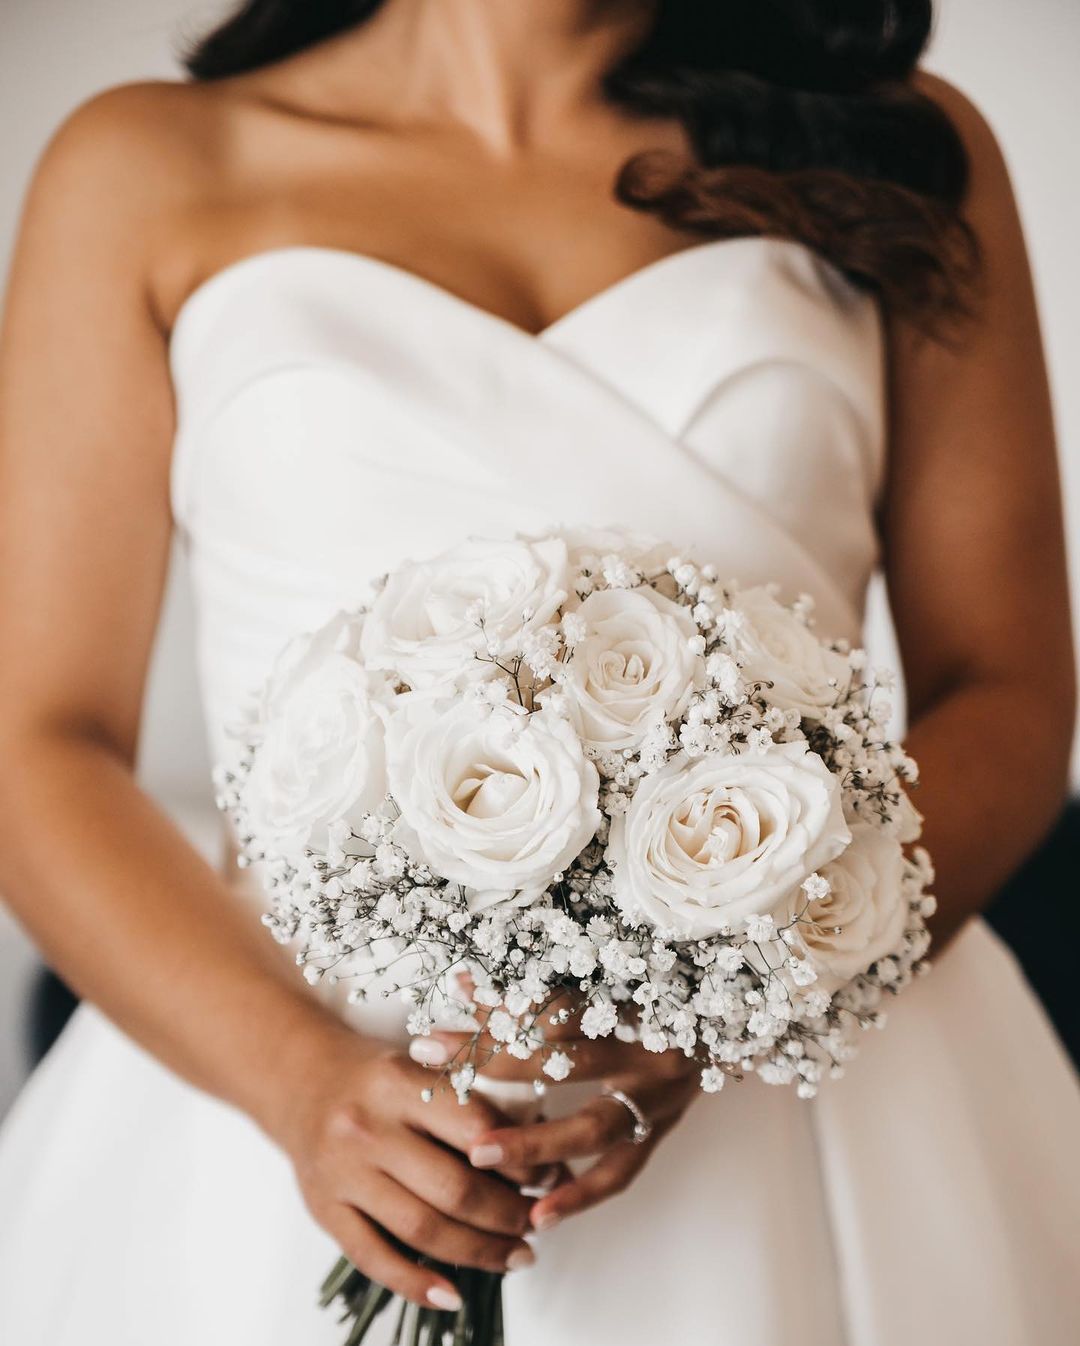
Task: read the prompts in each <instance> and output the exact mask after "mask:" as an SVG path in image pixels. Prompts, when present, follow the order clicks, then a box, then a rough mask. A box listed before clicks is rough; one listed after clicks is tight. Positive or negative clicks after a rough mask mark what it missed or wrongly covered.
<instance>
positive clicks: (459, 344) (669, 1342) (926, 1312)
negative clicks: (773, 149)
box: [0, 239, 1080, 1346]
mask: <svg viewBox="0 0 1080 1346" xmlns="http://www.w3.org/2000/svg"><path fill="white" fill-rule="evenodd" d="M172 363H173V373H174V377H175V385H176V391H177V398H178V407H179V418H180V420H179V433H178V437H177V441H176V445H175V456H174V471H173V478H172V491H173V503H174V510H175V515H176V519H177V524H178V527H179V528H180V530H181V531H182V534H183V536H184V538H185V540H186V543H187V547H188V555H189V561H190V566H191V571H192V576H193V581H194V586H195V591H196V598H197V603H198V611H199V659H200V666H201V677H202V684H203V689H204V694H205V706H206V713H207V720H208V723H209V725H210V726H211V734H212V736H213V740H214V744H215V746H216V745H219V744H220V742H221V729H220V726H221V725H222V724H223V722H224V721H225V720H226V719H227V718H228V717H229V715H230V714H231V713H232V712H233V710H234V709H235V708H236V707H237V706H238V705H239V704H241V703H242V702H243V701H244V699H245V697H246V696H247V694H248V693H249V692H250V690H251V689H252V688H253V687H254V686H255V685H256V684H257V683H258V681H259V680H260V678H261V676H262V675H263V673H264V672H265V670H266V668H267V665H268V663H269V661H270V660H271V658H272V657H273V655H274V653H275V652H276V650H277V648H278V647H279V645H280V644H281V643H282V642H283V641H284V640H285V638H286V637H288V636H289V635H291V634H292V633H294V632H296V631H298V630H301V629H306V628H310V627H311V626H313V625H315V624H317V623H320V622H321V621H323V620H324V619H325V618H326V617H328V616H330V615H331V614H332V613H333V611H334V610H335V609H336V608H338V607H339V606H343V605H346V606H347V605H349V604H351V603H355V601H356V599H357V596H358V594H360V593H361V592H362V591H363V589H364V587H365V581H367V580H368V579H369V578H370V577H372V576H373V575H376V574H378V573H380V572H382V571H384V570H386V569H387V568H389V567H391V566H393V565H394V564H396V563H397V562H399V561H400V560H402V559H403V558H405V557H406V556H409V555H424V554H431V553H433V552H435V551H437V550H438V549H440V548H441V547H443V546H448V545H450V544H452V543H454V542H456V541H458V540H460V539H461V538H462V537H464V536H465V535H467V534H481V535H487V536H493V535H501V534H505V533H508V532H512V531H516V530H537V531H538V530H542V529H544V528H545V527H546V526H549V525H551V524H553V523H565V524H577V523H590V524H597V525H607V524H620V525H623V526H626V527H629V528H631V529H636V530H639V531H643V532H648V533H651V534H654V535H659V536H661V537H664V538H667V539H669V540H671V541H672V542H673V543H675V544H676V545H677V546H678V547H679V548H680V549H684V550H685V551H686V552H687V553H688V554H692V555H694V556H696V557H697V558H699V559H701V560H706V559H708V560H713V561H715V562H717V563H718V564H719V566H720V569H721V571H722V572H723V573H724V574H725V575H726V574H737V575H740V576H742V577H744V578H746V579H748V580H762V579H775V580H778V581H779V582H780V583H781V585H782V586H783V587H784V589H785V590H786V591H787V592H789V593H797V592H801V591H808V592H809V593H811V594H812V595H813V596H814V598H815V600H816V604H817V617H818V625H819V629H820V630H821V631H822V632H825V633H829V634H832V635H836V636H848V637H852V638H855V639H857V638H858V636H859V629H860V621H861V615H862V607H863V600H864V594H865V590H866V586H867V582H868V580H869V578H870V576H871V573H872V571H873V570H874V567H875V562H876V559H877V545H878V544H877V538H876V534H875V528H874V511H875V504H876V502H877V499H878V494H879V491H880V489H881V483H882V476H883V467H884V463H883V455H884V451H885V429H884V426H885V416H884V411H885V408H884V380H883V370H884V340H883V330H882V325H881V322H880V318H879V314H878V310H877V306H876V304H875V302H874V301H873V300H872V299H871V298H870V297H869V296H867V295H866V294H864V293H862V292H860V291H858V290H856V289H855V288H854V287H853V286H851V285H850V284H849V283H848V282H847V281H846V280H845V279H844V278H842V277H841V276H840V275H839V274H838V273H837V272H836V271H835V270H834V269H833V268H831V267H830V266H829V265H828V264H827V263H825V262H823V261H822V260H820V259H819V258H817V257H816V256H815V255H814V254H813V253H812V252H810V251H809V250H808V249H807V248H805V247H803V246H802V245H800V244H796V243H791V242H783V241H775V240H774V241H769V240H764V239H741V240H737V241H723V242H709V243H704V244H701V245H698V246H695V247H692V248H690V249H689V250H686V251H683V252H679V253H677V254H675V255H674V256H671V257H668V258H665V259H663V260H662V261H659V262H656V263H654V264H653V265H651V266H648V267H646V268H644V269H643V270H641V271H638V272H637V273H635V274H634V275H632V276H630V277H628V278H627V279H625V280H623V281H621V282H620V283H618V284H616V285H614V286H612V287H610V288H608V289H606V290H605V291H603V292H602V293H601V294H599V295H597V296H596V297H594V298H593V299H591V300H589V301H588V302H586V303H585V304H583V305H581V306H580V307H579V308H577V309H575V310H574V311H573V312H571V313H569V314H568V315H566V316H565V317H564V318H562V319H560V320H559V321H557V322H555V323H553V324H552V325H551V326H550V327H548V328H547V329H546V330H545V331H543V332H542V333H540V334H539V336H531V335H529V334H527V333H526V332H524V331H523V330H521V329H519V328H518V327H516V326H514V325H513V324H511V323H509V322H507V321H504V320H502V319H499V318H496V317H494V316H493V315H492V314H490V313H487V312H485V311H483V310H481V309H479V308H478V307H476V306H474V305H472V304H470V303H468V302H465V301H463V300H461V299H458V298H455V297H454V296H452V295H451V294H449V293H447V292H446V291H445V290H442V289H440V288H438V287H437V286H435V285H433V284H431V283H429V282H427V281H425V280H422V279H420V278H418V277H416V276H414V275H411V274H410V273H408V272H406V271H403V270H401V269H400V268H398V267H395V266H391V265H388V264H386V263H384V262H379V261H376V260H374V259H371V258H366V257H362V256H357V255H353V254H351V253H346V252H340V251H336V250H332V249H324V248H280V249H275V250H272V251H269V252H264V253H261V254H258V255H256V256H254V257H251V258H248V259H247V260H244V261H241V262H238V263H236V264H234V265H232V266H229V267H228V268H226V269H225V270H224V271H222V272H220V273H219V274H217V275H215V276H214V277H212V278H211V279H210V280H208V281H206V282H205V283H204V284H203V285H201V286H200V287H199V289H198V290H197V291H196V292H195V294H194V295H192V296H191V297H190V299H189V300H188V301H187V303H186V305H185V307H184V309H183V312H182V314H181V316H180V319H179V321H178V324H177V328H176V331H175V333H174V337H173V343H172ZM252 900H253V901H255V900H257V899H255V898H254V897H253V898H252ZM352 1014H353V1016H354V1017H355V1018H356V1019H357V1022H358V1026H359V1027H360V1028H361V1029H362V1030H364V1031H368V1032H380V1033H389V1034H401V1033H402V1031H403V1030H402V1027H401V1020H400V1015H399V1007H397V1006H396V1005H395V1006H393V1007H389V1008H388V1007H386V1006H385V1005H384V1006H382V1007H381V1008H365V1009H363V1010H357V1011H352ZM1078 1143H1080V1093H1078V1090H1077V1086H1076V1080H1075V1077H1074V1075H1073V1073H1072V1070H1071V1068H1070V1066H1069V1065H1068V1064H1067V1062H1066V1060H1065V1058H1064V1056H1063V1054H1062V1052H1061V1050H1060V1048H1059V1046H1058V1044H1057V1041H1056V1039H1055V1038H1054V1036H1053V1034H1052V1032H1051V1030H1050V1029H1049V1027H1048V1025H1047V1023H1046V1021H1045V1019H1044V1018H1043V1015H1042V1012H1041V1010H1040V1009H1039V1007H1038V1005H1037V1004H1036V1002H1035V1000H1034V998H1033V996H1032V994H1031V992H1030V991H1029V990H1028V988H1027V986H1026V984H1025V983H1024V981H1023V979H1022V977H1021V975H1020V973H1019V972H1018V970H1017V967H1016V965H1015V964H1014V962H1013V960H1012V958H1011V957H1010V955H1009V954H1008V953H1007V952H1006V950H1005V949H1004V948H1003V946H1002V945H1001V944H1000V943H999V942H998V941H997V940H996V938H995V937H994V936H993V935H992V934H991V933H990V931H989V930H988V929H987V927H986V926H985V925H984V924H982V923H981V922H976V923H973V924H972V925H971V926H970V927H969V928H968V929H967V930H966V932H965V933H964V934H963V935H962V937H961V938H960V939H958V940H957V942H956V943H955V945H954V946H953V947H952V948H951V949H950V950H949V951H948V952H947V953H946V954H945V955H944V956H943V957H942V959H941V961H940V964H939V965H938V966H936V967H935V968H934V969H933V971H932V973H931V975H930V976H929V977H927V978H925V979H924V980H922V981H920V982H919V983H918V984H917V985H916V986H915V987H913V988H912V989H911V990H910V992H908V993H907V994H906V995H905V996H904V997H903V998H902V999H901V1000H900V1001H899V1002H898V1003H897V1005H896V1007H895V1008H894V1009H893V1011H892V1013H891V1014H890V1017H889V1023H888V1027H887V1028H886V1030H885V1031H884V1032H883V1033H880V1034H877V1033H874V1034H872V1035H869V1037H868V1038H867V1039H866V1040H864V1045H863V1052H862V1055H861V1056H860V1058H859V1060H858V1061H857V1062H856V1063H855V1064H854V1065H853V1066H852V1067H851V1068H850V1069H849V1072H848V1075H847V1077H846V1078H845V1079H844V1080H843V1081H841V1082H838V1083H836V1084H833V1085H830V1086H828V1087H826V1088H824V1089H823V1090H822V1093H821V1095H820V1097H819V1098H818V1099H817V1100H816V1101H815V1102H813V1103H806V1102H802V1101H800V1100H799V1099H797V1098H796V1096H795V1094H794V1092H792V1091H791V1090H787V1089H780V1088H771V1087H768V1086H765V1085H762V1084H760V1083H759V1082H758V1081H756V1080H754V1079H750V1080H748V1081H747V1082H745V1083H744V1084H742V1085H739V1086H735V1085H729V1086H728V1088H726V1089H725V1090H724V1092H723V1093H722V1094H720V1095H719V1096H718V1097H715V1098H712V1097H702V1098H701V1099H700V1100H698V1101H696V1102H695V1103H694V1104H693V1105H692V1107H691V1109H690V1111H689V1112H688V1114H687V1115H686V1117H685V1118H684V1119H683V1121H682V1122H681V1123H680V1125H679V1127H678V1128H677V1129H676V1130H675V1131H674V1132H673V1133H671V1134H670V1135H669V1136H668V1137H667V1138H666V1139H665V1140H664V1141H663V1142H662V1143H661V1145H660V1146H659V1148H658V1150H657V1151H656V1153H655V1155H654V1156H653V1157H652V1159H651V1161H650V1163H649V1164H648V1166H647V1168H646V1170H645V1171H644V1173H643V1174H642V1176H641V1177H640V1178H639V1179H638V1180H637V1182H636V1183H635V1184H634V1185H633V1186H632V1188H631V1189H630V1190H629V1191H628V1192H627V1193H625V1194H624V1195H622V1196H620V1197H618V1198H616V1199H614V1200H612V1201H610V1202H608V1203H607V1204H605V1205H603V1206H602V1207H600V1208H598V1209H596V1210H594V1211H592V1212H590V1213H587V1214H585V1215H582V1216H580V1217H577V1218H575V1219H572V1220H569V1221H567V1222H566V1223H565V1224H564V1225H562V1226H560V1227H558V1228H556V1229H554V1230H552V1231H550V1232H549V1233H546V1234H544V1235H541V1236H540V1237H539V1238H538V1240H537V1246H538V1253H539V1258H538V1262H537V1265H536V1267H535V1268H533V1269H531V1270H529V1271H525V1272H518V1273H516V1274H515V1275H513V1276H511V1277H510V1278H509V1279H508V1281H507V1290H506V1297H507V1315H508V1341H509V1343H510V1346H676V1344H677V1343H683V1342H686V1343H701V1344H702V1346H794V1344H795V1343H799V1346H912V1343H915V1342H919V1343H925V1344H926V1346H938V1344H940V1346H966V1344H967V1343H976V1342H977V1343H978V1344H979V1346H1028V1344H1030V1346H1036V1343H1037V1346H1066V1343H1067V1342H1074V1341H1075V1340H1076V1339H1077V1338H1076V1335H1075V1334H1076V1333H1077V1332H1078V1331H1080V1150H1078ZM335 1255H336V1249H335V1248H334V1246H333V1244H332V1242H331V1240H330V1239H329V1238H328V1237H327V1236H326V1235H325V1234H324V1233H322V1231H321V1230H320V1229H319V1228H318V1227H317V1226H316V1225H315V1224H314V1223H313V1221H312V1220H311V1218H310V1217H309V1215H308V1214H307V1213H306V1211H305V1209H304V1207H303V1205H302V1203H301V1200H300V1197H299V1195H298V1193H297V1190H296V1187H295V1184H294V1181H293V1177H292V1173H291V1170H290V1167H289V1165H288V1163H287V1162H286V1160H285V1159H284V1158H283V1157H282V1156H281V1155H280V1154H279V1153H278V1152H277V1151H276V1150H275V1149H274V1148H273V1146H272V1145H271V1144H270V1143H269V1142H268V1141H267V1140H266V1139H265V1138H264V1136H263V1135H262V1134H261V1133H260V1132H259V1131H258V1130H257V1129H256V1127H255V1126H254V1125H253V1124H252V1123H251V1122H250V1121H249V1120H248V1119H247V1118H245V1117H244V1116H241V1115H240V1114H238V1113H236V1112H235V1111H233V1110H232V1109H230V1108H229V1107H227V1106H225V1105H223V1104H221V1103H219V1102H217V1101H215V1100H213V1099H210V1098H208V1097H206V1096H204V1095H203V1094H201V1093H199V1092H198V1091H196V1090H195V1089H193V1088H190V1087H189V1086H188V1085H186V1084H184V1083H182V1082H181V1081H180V1080H178V1079H177V1078H175V1077H174V1076H173V1075H172V1074H170V1073H169V1072H168V1071H167V1070H165V1069H164V1068H163V1067H162V1066H160V1065H159V1064H157V1062H155V1061H154V1060H153V1059H152V1058H151V1057H149V1056H148V1055H146V1054H145V1053H144V1052H142V1051H141V1050H140V1049H139V1048H138V1047H136V1046H134V1045H133V1044H132V1043H131V1042H130V1041H128V1040H127V1039H126V1038H125V1037H124V1036H122V1035H121V1034H120V1033H119V1032H118V1031H117V1030H116V1029H115V1028H113V1027H112V1026H111V1025H110V1024H109V1023H108V1022H107V1021H106V1020H105V1019H104V1018H103V1017H102V1016H101V1015H100V1014H99V1013H98V1012H97V1011H96V1010H95V1009H93V1008H92V1007H90V1006H84V1007H82V1008H81V1009H80V1010H79V1011H78V1013H77V1014H76V1016H75V1018H74V1021H73V1022H72V1023H71V1025H70V1026H69V1028H68V1029H67V1031H66V1032H65V1033H64V1035H63V1037H62V1038H61V1040H60V1042H59V1044H58V1045H57V1047H56V1048H55V1049H54V1051H53V1052H52V1053H51V1054H50V1055H49V1057H48V1058H47V1059H46V1061H45V1062H44V1064H43V1065H42V1067H41V1068H40V1069H39V1070H38V1072H37V1074H36V1075H35V1076H34V1078H33V1079H32V1080H31V1082H30V1084H29V1086H28V1087H27V1089H26V1090H25V1092H24V1094H23V1095H22V1097H21V1099H20V1101H19V1103H18V1104H17V1106H16V1108H15V1110H14V1112H13V1113H12V1115H11V1116H10V1118H9V1119H8V1121H7V1123H6V1126H5V1128H4V1131H3V1133H2V1142H0V1342H3V1344H4V1346H76V1343H78V1346H338V1343H339V1342H340V1340H341V1336H342V1333H341V1330H340V1328H339V1327H338V1325H337V1323H336V1322H335V1320H334V1318H333V1316H332V1315H330V1314H327V1313H323V1312H321V1311H319V1310H318V1309H317V1308H316V1307H315V1306H314V1295H315V1290H316V1287H317V1285H318V1283H319V1281H320V1279H321V1277H322V1275H323V1274H324V1273H325V1271H326V1270H327V1269H328V1266H329V1264H330V1263H331V1261H332V1260H333V1258H334V1257H335ZM387 1336H388V1332H387V1330H385V1329H380V1330H378V1331H376V1332H375V1333H373V1337H372V1340H373V1342H375V1343H383V1342H385V1341H386V1339H387Z"/></svg>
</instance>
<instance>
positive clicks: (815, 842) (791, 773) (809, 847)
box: [608, 743, 851, 939]
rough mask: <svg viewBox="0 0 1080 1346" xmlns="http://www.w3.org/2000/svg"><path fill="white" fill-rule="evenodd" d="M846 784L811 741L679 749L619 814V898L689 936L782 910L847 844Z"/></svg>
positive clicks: (615, 839) (613, 853) (630, 909)
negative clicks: (741, 750) (697, 751)
mask: <svg viewBox="0 0 1080 1346" xmlns="http://www.w3.org/2000/svg"><path fill="white" fill-rule="evenodd" d="M850 836H851V834H850V832H849V830H848V827H847V824H846V823H845V822H844V815H843V808H842V804H841V795H840V785H839V781H838V780H837V779H836V777H835V776H833V775H832V774H831V773H830V772H829V770H828V768H827V767H826V766H825V764H824V762H822V760H821V758H820V757H818V756H817V755H816V754H814V753H812V752H810V751H809V750H808V749H807V747H806V745H805V744H804V743H783V744H773V745H772V746H770V747H769V748H767V749H765V751H764V752H762V753H758V754H750V753H746V754H742V755H734V754H724V753H708V754H706V755H705V756H704V757H698V758H695V759H693V760H690V759H688V758H686V757H685V756H684V755H683V754H679V756H677V757H674V758H672V760H671V761H670V762H669V763H668V764H667V765H666V766H664V767H662V768H661V769H660V770H659V771H657V772H655V773H654V774H653V775H650V776H646V777H645V778H644V780H642V782H641V784H640V785H639V786H638V788H637V791H636V793H635V794H634V797H633V799H632V800H631V801H630V806H629V808H628V809H627V811H626V813H625V814H623V815H621V816H618V817H616V818H614V819H613V820H612V824H611V838H610V843H609V847H608V858H609V860H610V861H611V862H612V863H613V865H614V871H615V901H616V903H617V905H618V906H619V907H620V908H621V909H622V910H623V911H624V912H626V914H627V915H628V916H630V917H632V918H633V917H640V918H642V919H644V920H645V921H647V922H648V923H649V924H650V925H653V926H655V927H658V928H659V929H662V930H672V931H674V932H675V933H676V934H677V935H678V936H679V937H681V938H683V939H704V938H706V937H707V936H710V935H714V934H716V933H718V932H720V931H721V930H722V929H723V928H724V927H725V926H729V927H731V928H732V929H738V928H739V927H740V925H741V924H742V923H743V922H744V921H745V920H746V918H747V917H750V916H755V915H764V914H767V913H770V912H774V911H777V910H778V909H780V908H781V907H782V905H783V904H784V903H785V902H787V901H789V900H790V898H791V896H792V894H793V892H794V891H795V890H796V889H797V888H798V887H799V885H800V884H801V883H802V882H803V880H804V879H805V878H807V876H808V875H810V874H811V873H813V872H814V871H815V870H817V869H820V868H821V866H822V865H824V864H826V863H827V862H828V861H829V860H831V859H833V857H834V856H836V855H838V854H839V853H840V852H841V851H842V850H843V849H844V847H845V846H846V845H847V843H848V841H849V839H850Z"/></svg>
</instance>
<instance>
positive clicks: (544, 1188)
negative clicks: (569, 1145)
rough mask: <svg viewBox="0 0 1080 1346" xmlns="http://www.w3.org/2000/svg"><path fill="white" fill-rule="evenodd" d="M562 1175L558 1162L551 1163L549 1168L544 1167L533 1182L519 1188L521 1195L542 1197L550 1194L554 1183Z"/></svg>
mask: <svg viewBox="0 0 1080 1346" xmlns="http://www.w3.org/2000/svg"><path fill="white" fill-rule="evenodd" d="M561 1176H562V1169H561V1168H560V1167H559V1165H558V1164H552V1165H551V1167H550V1168H546V1169H544V1171H543V1173H541V1174H540V1176H539V1177H538V1178H537V1180H536V1181H535V1182H534V1183H530V1184H528V1185H527V1186H525V1187H522V1188H521V1195H522V1196H532V1197H542V1196H550V1195H551V1191H552V1189H553V1188H554V1187H555V1184H556V1183H557V1182H558V1181H559V1178H560V1177H561Z"/></svg>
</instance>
